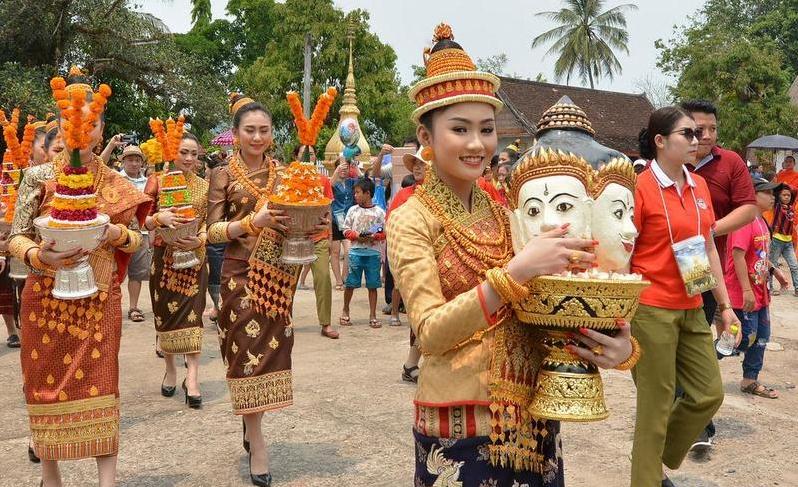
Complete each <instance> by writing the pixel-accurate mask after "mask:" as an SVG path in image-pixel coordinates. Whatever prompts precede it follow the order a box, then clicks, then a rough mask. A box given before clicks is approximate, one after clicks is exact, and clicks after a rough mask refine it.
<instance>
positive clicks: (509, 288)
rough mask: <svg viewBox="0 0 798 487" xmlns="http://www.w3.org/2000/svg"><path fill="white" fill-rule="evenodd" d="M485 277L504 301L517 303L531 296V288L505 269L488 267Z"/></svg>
mask: <svg viewBox="0 0 798 487" xmlns="http://www.w3.org/2000/svg"><path fill="white" fill-rule="evenodd" d="M485 277H486V278H487V280H488V284H490V285H491V287H493V289H494V290H495V291H496V294H498V295H499V297H501V298H502V301H505V302H508V303H517V302H519V301H523V300H524V299H526V298H527V296H529V289H528V288H527V287H526V286H523V285H521V284H519V283H518V282H517V281H516V280H515V279H513V278H512V277H510V275H509V274H508V273H507V270H505V269H500V268H493V269H488V271H487V272H486V273H485Z"/></svg>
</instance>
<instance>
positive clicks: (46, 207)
mask: <svg viewBox="0 0 798 487" xmlns="http://www.w3.org/2000/svg"><path fill="white" fill-rule="evenodd" d="M70 86H71V85H70ZM81 86H86V85H85V84H83V85H81ZM69 89H70V87H69V86H68V87H67V90H69ZM87 96H88V95H87ZM89 109H90V108H89V104H88V103H87V104H86V105H85V107H84V109H83V110H84V114H85V113H88V110H89ZM63 122H64V120H63V119H62V120H61V123H62V124H63ZM103 125H104V124H103V122H102V121H100V122H98V123H96V126H95V127H94V129H93V130H92V131H91V133H90V143H89V146H88V147H87V148H86V149H84V150H81V151H80V159H81V162H82V164H83V166H85V167H88V168H89V170H90V171H91V172H92V173H93V174H94V184H95V186H94V187H95V191H96V194H97V205H98V210H99V211H100V212H101V213H105V214H107V215H108V216H109V217H110V218H111V223H110V224H109V226H108V230H107V232H106V239H105V242H104V243H102V244H101V245H100V246H99V247H98V248H97V249H96V250H94V251H92V252H91V253H90V254H89V262H90V263H91V266H92V268H93V270H94V277H95V281H96V284H97V287H98V288H99V292H98V293H97V294H95V295H94V296H92V297H89V298H84V299H78V300H70V301H64V300H60V299H56V298H54V297H52V294H51V291H52V288H53V276H54V273H55V271H56V270H57V269H60V268H62V267H65V266H68V265H70V263H71V262H74V259H75V258H76V257H78V256H80V254H81V251H80V249H77V250H76V251H67V252H56V251H54V250H53V245H54V243H53V242H45V241H41V242H39V241H38V238H37V235H36V231H35V228H34V224H33V220H34V218H36V217H38V216H40V215H48V214H49V213H50V209H51V207H50V204H51V201H52V197H53V192H54V190H55V185H56V181H55V176H56V174H57V173H59V172H61V171H62V170H63V167H64V166H66V165H67V164H69V157H68V155H69V154H68V153H69V152H71V150H70V151H67V150H65V151H63V152H61V153H59V154H58V155H56V156H55V158H54V159H53V161H52V162H50V163H45V164H41V165H39V166H35V167H32V168H30V169H28V170H27V171H26V172H25V177H24V178H23V180H22V182H21V183H20V188H19V196H18V201H17V211H16V214H15V215H14V223H13V225H12V228H11V240H10V249H11V253H12V254H13V255H14V257H16V258H17V259H20V260H22V261H23V262H25V264H27V265H28V266H30V267H31V268H32V270H31V273H30V275H29V276H28V279H27V280H26V282H25V289H24V290H23V292H22V311H21V317H22V324H21V331H22V351H21V360H22V377H23V383H24V392H25V402H26V403H27V406H28V415H29V419H30V428H31V433H32V440H33V447H34V450H35V453H36V455H38V457H39V458H41V461H42V483H43V485H44V486H45V487H52V486H60V485H61V477H60V473H59V470H58V461H59V460H74V459H79V458H86V457H95V458H96V459H97V466H98V475H99V485H100V486H101V487H108V486H112V485H114V482H115V475H116V456H117V452H118V449H119V357H118V356H119V343H120V337H121V329H122V309H121V302H122V294H121V292H120V288H119V284H120V280H121V279H120V276H124V275H125V267H126V266H127V262H128V260H129V258H130V254H131V253H133V252H135V251H136V249H137V248H138V247H139V245H140V243H141V234H140V233H139V232H138V228H139V226H140V225H141V224H142V223H143V221H144V218H145V216H146V214H147V211H148V209H149V203H150V199H149V198H148V197H147V196H145V195H143V194H142V193H141V192H140V191H138V190H137V189H136V188H135V187H134V186H133V185H132V184H131V183H129V182H128V181H127V180H125V179H124V178H123V177H122V176H120V175H119V174H118V173H116V172H114V171H112V170H111V169H109V168H108V167H106V166H105V164H103V162H102V160H101V159H100V158H99V157H97V156H96V155H94V153H93V149H94V147H96V146H97V145H98V144H99V143H100V142H101V140H102V130H103ZM65 140H66V138H65Z"/></svg>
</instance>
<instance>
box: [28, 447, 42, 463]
mask: <svg viewBox="0 0 798 487" xmlns="http://www.w3.org/2000/svg"><path fill="white" fill-rule="evenodd" d="M28 460H30V461H31V463H41V459H40V458H39V457H37V456H36V452H35V451H34V450H33V447H32V446H30V445H28Z"/></svg>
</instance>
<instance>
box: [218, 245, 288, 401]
mask: <svg viewBox="0 0 798 487" xmlns="http://www.w3.org/2000/svg"><path fill="white" fill-rule="evenodd" d="M280 238H281V237H280V236H279V235H277V234H276V233H275V232H272V231H271V230H269V229H264V230H263V231H262V233H261V236H260V238H259V240H258V244H257V247H256V250H255V252H254V253H253V256H252V258H251V259H250V261H249V262H247V261H243V260H238V259H232V258H226V259H225V260H224V264H223V265H222V289H221V291H222V292H221V295H222V308H221V310H220V312H219V341H220V346H221V350H222V357H223V358H224V361H225V365H227V385H228V387H229V389H230V399H231V401H232V403H233V412H234V413H235V414H251V413H256V412H261V411H269V410H273V409H280V408H283V407H286V406H290V405H291V404H293V389H292V380H291V350H292V348H293V346H294V333H293V331H294V329H293V325H292V324H291V308H292V304H293V296H294V291H295V289H296V284H297V277H298V276H299V271H300V267H299V266H289V265H284V264H280V263H279V255H280V244H279V241H280V240H279V239H280Z"/></svg>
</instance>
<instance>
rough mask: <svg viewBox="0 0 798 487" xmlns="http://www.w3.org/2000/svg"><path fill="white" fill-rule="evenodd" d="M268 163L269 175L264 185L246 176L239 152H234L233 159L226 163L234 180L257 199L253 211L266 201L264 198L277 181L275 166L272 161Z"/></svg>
mask: <svg viewBox="0 0 798 487" xmlns="http://www.w3.org/2000/svg"><path fill="white" fill-rule="evenodd" d="M268 165H269V166H268V167H269V176H268V178H267V180H266V186H264V187H260V186H258V185H257V184H255V182H254V181H252V180H251V179H250V178H249V177H248V176H247V170H246V169H245V168H244V162H243V161H242V160H241V156H240V155H239V154H236V155H235V156H234V157H233V160H232V161H230V164H228V166H229V167H230V172H231V173H232V174H233V177H234V178H235V180H236V182H238V184H240V185H241V186H243V187H244V189H245V190H246V191H247V192H248V193H249V194H251V195H252V196H254V197H255V198H256V199H257V203H256V205H255V211H257V210H259V209H260V208H261V207H262V206H263V204H264V203H265V202H266V198H267V197H268V196H269V194H271V192H272V189H273V188H274V183H275V181H277V170H276V168H275V165H274V162H273V161H268Z"/></svg>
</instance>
